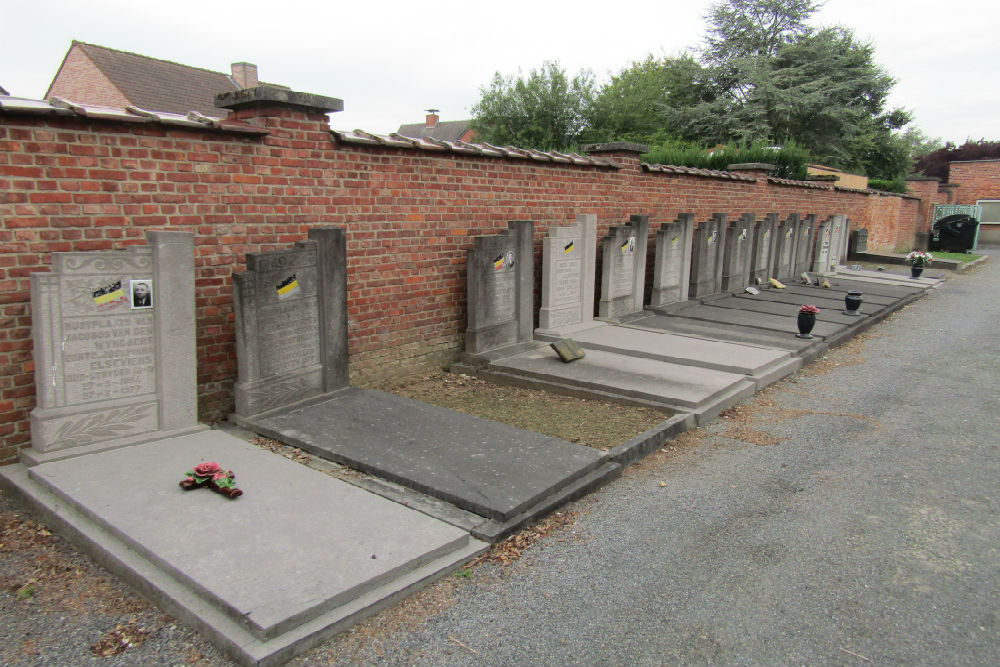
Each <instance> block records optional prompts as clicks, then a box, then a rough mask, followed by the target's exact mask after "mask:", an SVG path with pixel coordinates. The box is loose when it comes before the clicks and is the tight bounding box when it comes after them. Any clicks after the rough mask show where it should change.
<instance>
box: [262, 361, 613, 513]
mask: <svg viewBox="0 0 1000 667" xmlns="http://www.w3.org/2000/svg"><path fill="white" fill-rule="evenodd" d="M545 350H546V351H545V354H547V355H551V356H552V357H553V358H555V353H554V352H552V350H549V349H548V348H547V347H546V348H545ZM581 361H583V360H580V361H575V362H573V363H572V364H563V362H561V361H558V360H557V361H556V363H559V364H561V365H566V366H575V365H577V364H579V363H581ZM253 428H254V430H255V431H257V432H258V433H262V434H264V435H266V436H268V437H271V438H275V439H278V440H281V441H282V442H285V443H287V444H290V445H294V446H296V447H300V448H302V449H303V450H305V451H307V452H310V453H312V454H315V455H317V456H321V457H323V458H325V459H329V460H331V461H336V462H338V463H344V464H346V465H349V466H351V467H352V468H356V469H358V470H361V471H363V472H366V473H370V474H373V475H377V476H378V477H381V478H383V479H387V480H390V481H392V482H396V483H398V484H401V485H403V486H406V487H408V488H411V489H414V490H416V491H419V492H421V493H425V494H427V495H429V496H432V497H434V498H439V499H441V500H444V501H447V502H449V503H452V504H453V505H455V506H457V507H460V508H462V509H466V510H469V511H471V512H475V513H476V514H478V515H480V516H483V517H486V518H488V519H491V520H494V521H498V522H507V521H510V520H512V519H514V518H515V517H517V516H518V515H520V514H523V513H525V512H528V511H530V510H531V509H532V508H533V507H534V506H536V505H538V504H539V503H542V502H544V501H545V500H546V499H548V498H550V497H552V496H554V495H556V494H557V493H559V492H560V491H561V490H562V489H563V488H565V487H568V486H570V485H572V484H574V483H575V482H577V481H578V480H581V479H583V478H585V477H587V476H588V475H590V474H591V473H593V472H596V471H601V474H602V475H604V477H605V478H606V477H609V476H611V475H613V474H616V473H617V471H618V467H617V466H611V467H608V466H607V459H606V457H605V456H604V454H603V453H602V452H599V451H597V450H595V449H593V448H590V447H584V446H581V445H575V444H573V443H570V442H566V441H565V440H560V439H558V438H552V437H549V436H545V435H541V434H539V433H533V432H531V431H525V430H523V429H519V428H515V427H513V426H507V425H505V424H499V423H496V422H492V421H488V420H485V419H480V418H478V417H473V416H471V415H466V414H462V413H459V412H455V411H453V410H448V409H445V408H440V407H437V406H433V405H428V404H426V403H421V402H419V401H414V400H411V399H407V398H403V397H401V396H395V395H393V394H387V393H384V392H380V391H373V390H363V389H358V388H355V387H349V388H347V389H344V390H341V391H340V392H336V393H334V394H332V395H330V396H328V397H324V398H323V399H321V400H318V401H316V402H314V403H306V404H303V405H300V406H297V407H295V408H294V409H288V410H282V411H276V412H272V413H270V414H267V415H261V416H258V417H256V418H255V419H254V422H253Z"/></svg>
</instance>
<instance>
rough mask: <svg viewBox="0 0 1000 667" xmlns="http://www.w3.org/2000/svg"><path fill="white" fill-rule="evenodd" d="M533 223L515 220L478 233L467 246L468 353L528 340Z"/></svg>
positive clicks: (531, 305)
mask: <svg viewBox="0 0 1000 667" xmlns="http://www.w3.org/2000/svg"><path fill="white" fill-rule="evenodd" d="M533 235H534V223H533V222H532V221H530V220H518V221H515V222H511V223H509V224H508V229H506V230H504V231H503V232H502V233H500V234H493V235H489V236H477V237H476V238H475V240H474V241H473V244H474V245H473V248H472V249H471V250H469V251H468V254H467V256H468V260H467V266H468V298H469V301H468V308H469V326H468V328H467V329H466V330H465V350H466V352H467V353H468V354H474V355H475V354H482V353H484V352H490V351H496V350H501V349H503V348H508V347H511V346H518V345H523V344H526V343H531V341H532V333H531V332H532V326H533V313H532V310H533V309H534V293H533V283H534V271H533V268H532V267H533V256H532V244H533Z"/></svg>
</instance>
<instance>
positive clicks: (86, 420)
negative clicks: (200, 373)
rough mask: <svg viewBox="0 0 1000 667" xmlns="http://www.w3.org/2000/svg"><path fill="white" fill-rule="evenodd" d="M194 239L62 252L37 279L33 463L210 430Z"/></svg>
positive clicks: (171, 235)
mask: <svg viewBox="0 0 1000 667" xmlns="http://www.w3.org/2000/svg"><path fill="white" fill-rule="evenodd" d="M193 239H194V237H193V235H192V234H191V233H190V232H161V231H148V232H146V240H147V244H146V245H145V246H131V247H130V248H129V249H127V250H123V251H109V252H98V251H90V252H66V253H61V252H60V253H53V255H52V272H51V273H35V274H32V276H31V310H32V332H33V336H34V360H35V387H36V391H37V397H36V407H35V409H34V410H32V412H31V447H30V448H27V449H24V450H22V451H21V460H22V461H24V462H25V463H27V464H29V465H34V464H38V463H41V462H43V461H52V460H57V459H61V458H66V457H71V456H79V455H82V454H86V453H90V452H95V451H103V450H106V449H113V448H115V447H122V446H125V445H130V444H134V443H137V442H144V441H149V440H156V439H160V438H164V437H168V436H170V435H175V434H179V433H187V432H192V431H197V430H200V429H203V428H205V427H204V426H201V425H199V424H198V422H197V393H196V381H197V374H196V355H195V338H194V317H195V314H194V240H193Z"/></svg>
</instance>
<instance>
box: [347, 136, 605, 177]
mask: <svg viewBox="0 0 1000 667" xmlns="http://www.w3.org/2000/svg"><path fill="white" fill-rule="evenodd" d="M331 134H332V135H333V136H334V137H336V138H337V140H338V141H342V142H344V143H347V144H360V145H367V146H385V147H387V148H415V149H417V150H422V151H445V152H451V153H461V154H465V155H479V156H482V157H495V158H509V159H515V160H518V159H520V160H535V161H537V162H556V163H559V164H567V165H576V166H581V167H610V168H613V169H617V168H618V165H617V164H616V163H614V162H613V161H611V160H608V159H606V158H598V157H589V156H586V155H578V154H577V153H559V152H557V151H536V150H533V149H531V148H517V147H516V146H494V145H493V144H487V143H476V144H473V143H469V142H467V141H444V140H442V139H434V138H432V137H423V138H420V139H416V138H414V137H404V136H403V135H401V134H397V133H396V132H391V133H389V134H373V133H371V132H365V131H364V130H351V131H350V132H347V131H343V130H331Z"/></svg>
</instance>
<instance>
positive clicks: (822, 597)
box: [0, 248, 1000, 667]
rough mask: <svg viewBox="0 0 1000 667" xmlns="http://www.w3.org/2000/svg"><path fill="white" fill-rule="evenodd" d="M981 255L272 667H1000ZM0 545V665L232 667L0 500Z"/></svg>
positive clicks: (998, 371)
mask: <svg viewBox="0 0 1000 667" xmlns="http://www.w3.org/2000/svg"><path fill="white" fill-rule="evenodd" d="M988 254H990V255H991V261H990V262H989V263H987V264H986V265H984V266H981V267H978V268H975V269H972V270H971V271H969V272H966V273H963V274H961V275H956V276H954V277H952V278H951V279H950V280H949V281H948V282H947V283H946V284H945V285H944V286H942V287H941V288H940V289H938V290H936V291H935V292H933V293H931V294H929V295H928V296H927V297H926V298H924V299H922V300H920V301H918V302H916V303H914V304H912V305H910V306H908V307H906V308H905V309H903V310H902V311H900V312H899V313H897V314H896V315H894V316H892V317H891V318H889V320H887V321H886V322H884V323H882V324H880V325H878V326H877V327H875V328H873V329H872V330H870V331H869V332H868V333H866V334H865V335H864V336H862V337H861V338H859V339H857V340H855V341H852V342H850V343H848V344H846V345H844V346H841V347H840V348H837V349H836V350H834V351H833V352H831V353H829V354H828V355H826V356H825V357H823V358H821V359H819V360H817V361H816V362H814V363H813V364H811V365H810V366H808V367H807V368H805V369H803V370H802V371H800V372H799V373H797V374H795V375H794V376H792V377H790V378H788V379H786V380H784V381H782V382H780V383H778V384H776V385H773V386H771V387H769V388H768V389H766V390H764V391H763V392H760V393H758V394H757V395H756V396H755V397H754V398H753V399H751V400H749V401H747V402H745V403H743V404H741V405H740V406H737V407H736V408H733V409H732V410H730V411H728V412H727V413H726V414H725V415H724V416H723V418H721V419H718V420H716V421H715V422H713V423H712V424H710V425H709V426H708V427H705V428H701V429H697V430H694V431H691V432H688V433H686V434H684V435H682V436H681V437H679V438H677V439H676V440H674V441H672V442H671V443H669V444H668V445H667V446H666V447H665V448H664V450H663V451H660V452H657V453H656V454H654V455H652V456H651V457H649V458H647V459H646V460H644V461H642V462H640V463H639V464H637V465H635V466H633V467H632V468H630V469H629V470H628V471H626V473H625V474H624V475H623V476H622V477H621V478H620V479H618V480H616V481H614V482H612V483H611V484H609V485H608V486H606V487H604V488H603V489H601V490H599V491H598V492H596V493H594V494H592V495H590V496H588V497H586V498H584V499H582V500H580V501H578V502H576V503H573V504H571V505H570V506H568V507H567V508H565V510H564V511H563V512H561V513H560V514H559V515H557V516H554V517H552V518H551V519H550V520H549V521H547V522H546V523H545V524H543V525H542V526H538V527H535V528H533V529H530V530H528V531H526V532H525V533H524V534H522V535H519V536H515V539H514V540H512V541H511V542H508V543H502V544H501V545H498V546H497V547H495V548H494V550H493V551H492V552H491V553H490V554H488V556H487V557H485V558H482V559H480V561H479V562H477V563H475V564H473V565H472V566H471V567H469V568H468V569H467V570H465V571H463V572H461V573H459V575H457V576H451V577H448V578H447V579H445V580H443V581H442V582H439V583H438V584H436V585H434V586H432V587H430V588H428V589H426V590H425V591H422V592H421V593H418V594H417V595H415V596H413V597H411V598H410V599H408V600H406V601H404V602H403V603H402V604H400V605H398V606H396V607H394V608H392V609H390V610H387V611H386V612H384V613H382V614H380V615H378V616H376V617H374V618H372V619H369V620H368V621H366V622H364V623H362V624H359V625H358V626H355V627H354V628H353V629H351V630H349V631H348V632H346V633H344V634H342V635H340V636H339V637H337V638H335V639H334V640H332V641H330V642H328V643H327V644H325V645H323V646H321V647H319V648H317V649H315V650H313V651H311V652H309V653H307V654H306V655H304V656H301V657H299V658H296V659H295V660H293V661H292V662H291V663H289V664H290V665H293V666H296V667H304V666H306V665H352V664H383V665H413V664H426V665H474V664H475V665H480V664H511V665H529V664H532V665H533V664H586V665H594V664H601V665H636V664H641V665H666V664H733V665H775V664H834V665H840V664H843V665H866V664H908V665H910V664H912V665H942V664H948V665H995V664H1000V602H998V600H1000V575H998V570H997V566H996V563H997V562H1000V559H998V556H1000V554H998V545H1000V458H998V451H997V450H998V447H997V437H996V426H997V424H998V421H997V417H996V407H997V400H996V396H997V395H998V393H1000V354H998V351H1000V334H998V331H997V329H996V323H997V322H1000V301H998V300H997V299H996V298H995V294H996V291H997V288H998V287H1000V264H998V262H997V259H998V255H1000V252H998V251H997V249H995V248H994V249H990V250H989V251H988ZM425 380H426V381H431V379H430V378H429V377H428V378H425ZM641 430H643V429H642V428H638V429H637V430H636V432H639V431H641ZM623 439H624V438H623ZM598 446H602V445H598ZM0 530H2V532H0V577H2V579H0V584H2V585H0V664H3V665H109V666H110V665H116V666H117V665H148V666H151V667H160V666H163V667H166V666H168V665H170V666H173V665H220V666H223V665H230V664H231V663H230V662H229V661H227V660H225V659H224V658H223V657H221V656H220V655H219V654H218V653H217V652H216V651H215V650H214V649H212V648H211V647H210V646H209V645H208V644H207V642H205V641H204V640H202V639H201V638H200V637H199V636H197V635H196V634H194V633H192V632H190V631H188V630H186V629H185V628H183V627H181V626H178V625H177V624H176V623H174V622H173V621H172V620H171V619H170V618H169V617H167V616H165V615H163V614H160V613H159V612H157V611H156V610H155V609H153V608H152V607H150V606H149V605H147V604H146V603H144V602H143V601H141V600H140V599H138V598H136V597H135V596H134V595H133V594H131V593H130V592H129V591H128V590H127V589H125V588H124V587H123V586H121V585H120V584H118V583H116V582H115V581H113V580H112V579H111V578H110V577H108V576H107V575H106V574H104V573H103V572H102V571H101V570H100V568H97V567H96V566H94V565H92V564H91V563H89V561H87V560H86V559H85V558H83V557H81V556H79V555H78V554H76V553H75V552H74V551H73V550H72V549H71V548H69V547H68V546H66V545H65V544H64V543H63V542H62V541H61V540H59V539H58V538H57V537H55V536H53V535H51V534H48V531H47V530H46V529H45V528H44V526H40V525H38V524H36V523H34V522H32V521H31V520H30V519H27V518H26V517H25V516H24V515H23V514H22V513H20V512H19V511H17V510H16V508H14V507H13V505H12V504H11V502H10V500H9V499H6V498H0ZM122 638H124V639H125V640H132V642H133V643H134V644H136V645H135V646H133V647H131V648H128V649H127V650H124V651H123V652H121V653H118V654H117V655H112V656H110V657H97V656H96V655H94V653H93V652H92V649H91V647H92V646H93V645H97V646H96V649H94V650H97V651H100V650H101V649H104V650H105V651H107V652H112V651H113V650H115V649H114V647H115V646H116V644H117V645H121V639H122Z"/></svg>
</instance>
